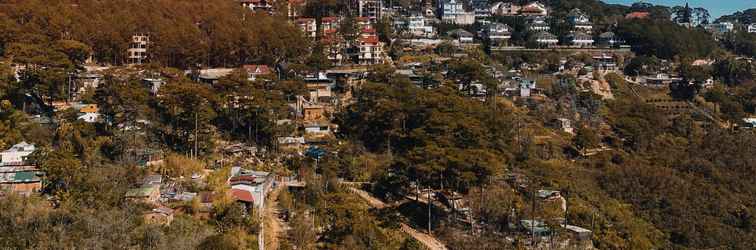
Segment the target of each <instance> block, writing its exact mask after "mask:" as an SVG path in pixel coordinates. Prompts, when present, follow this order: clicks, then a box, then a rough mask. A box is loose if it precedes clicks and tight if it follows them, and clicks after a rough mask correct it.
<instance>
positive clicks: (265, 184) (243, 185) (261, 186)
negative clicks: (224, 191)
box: [229, 167, 273, 209]
mask: <svg viewBox="0 0 756 250" xmlns="http://www.w3.org/2000/svg"><path fill="white" fill-rule="evenodd" d="M231 172H232V177H231V178H230V179H229V183H230V184H231V190H230V193H231V195H232V196H233V197H234V198H235V199H236V200H237V201H240V202H243V203H246V204H248V205H252V206H254V208H256V209H262V208H263V206H264V205H265V196H266V195H267V194H268V192H269V191H270V189H271V187H272V185H273V176H272V174H271V173H268V172H262V171H251V170H245V169H241V168H239V167H234V168H232V169H231Z"/></svg>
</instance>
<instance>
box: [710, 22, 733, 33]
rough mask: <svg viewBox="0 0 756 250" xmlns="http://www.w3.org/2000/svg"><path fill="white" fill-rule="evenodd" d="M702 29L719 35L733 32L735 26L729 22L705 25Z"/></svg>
mask: <svg viewBox="0 0 756 250" xmlns="http://www.w3.org/2000/svg"><path fill="white" fill-rule="evenodd" d="M704 28H705V29H706V30H707V31H709V32H711V33H713V34H715V35H721V34H725V33H728V32H732V31H733V30H735V24H733V23H731V22H720V23H712V24H707V25H706V26H705V27H704Z"/></svg>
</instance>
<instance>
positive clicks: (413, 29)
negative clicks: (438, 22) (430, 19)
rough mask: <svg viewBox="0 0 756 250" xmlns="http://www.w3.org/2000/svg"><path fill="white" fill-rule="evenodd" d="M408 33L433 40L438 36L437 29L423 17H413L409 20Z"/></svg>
mask: <svg viewBox="0 0 756 250" xmlns="http://www.w3.org/2000/svg"><path fill="white" fill-rule="evenodd" d="M407 31H408V32H409V33H410V34H412V36H416V37H423V38H433V37H435V36H436V30H435V28H434V27H433V26H431V25H429V24H428V23H426V18H425V16H422V15H413V16H410V17H409V18H408V20H407Z"/></svg>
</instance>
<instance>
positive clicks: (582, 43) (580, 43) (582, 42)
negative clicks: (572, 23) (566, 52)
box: [567, 31, 594, 47]
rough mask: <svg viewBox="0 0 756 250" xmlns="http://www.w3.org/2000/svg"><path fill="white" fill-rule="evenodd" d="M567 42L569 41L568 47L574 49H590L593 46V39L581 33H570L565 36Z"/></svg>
mask: <svg viewBox="0 0 756 250" xmlns="http://www.w3.org/2000/svg"><path fill="white" fill-rule="evenodd" d="M567 40H569V41H570V45H572V46H575V47H590V46H593V42H594V40H593V37H592V36H591V35H589V34H586V33H583V32H579V31H578V32H572V33H570V34H569V35H567Z"/></svg>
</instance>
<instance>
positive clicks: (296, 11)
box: [286, 0, 307, 20]
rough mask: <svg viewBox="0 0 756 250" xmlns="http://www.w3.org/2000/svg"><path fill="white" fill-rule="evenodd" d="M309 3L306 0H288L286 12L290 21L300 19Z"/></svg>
mask: <svg viewBox="0 0 756 250" xmlns="http://www.w3.org/2000/svg"><path fill="white" fill-rule="evenodd" d="M306 3H307V1H305V0H288V1H287V2H286V12H287V16H288V17H289V20H291V19H295V18H297V17H299V16H300V15H301V13H302V10H303V9H304V7H305V5H306Z"/></svg>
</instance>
